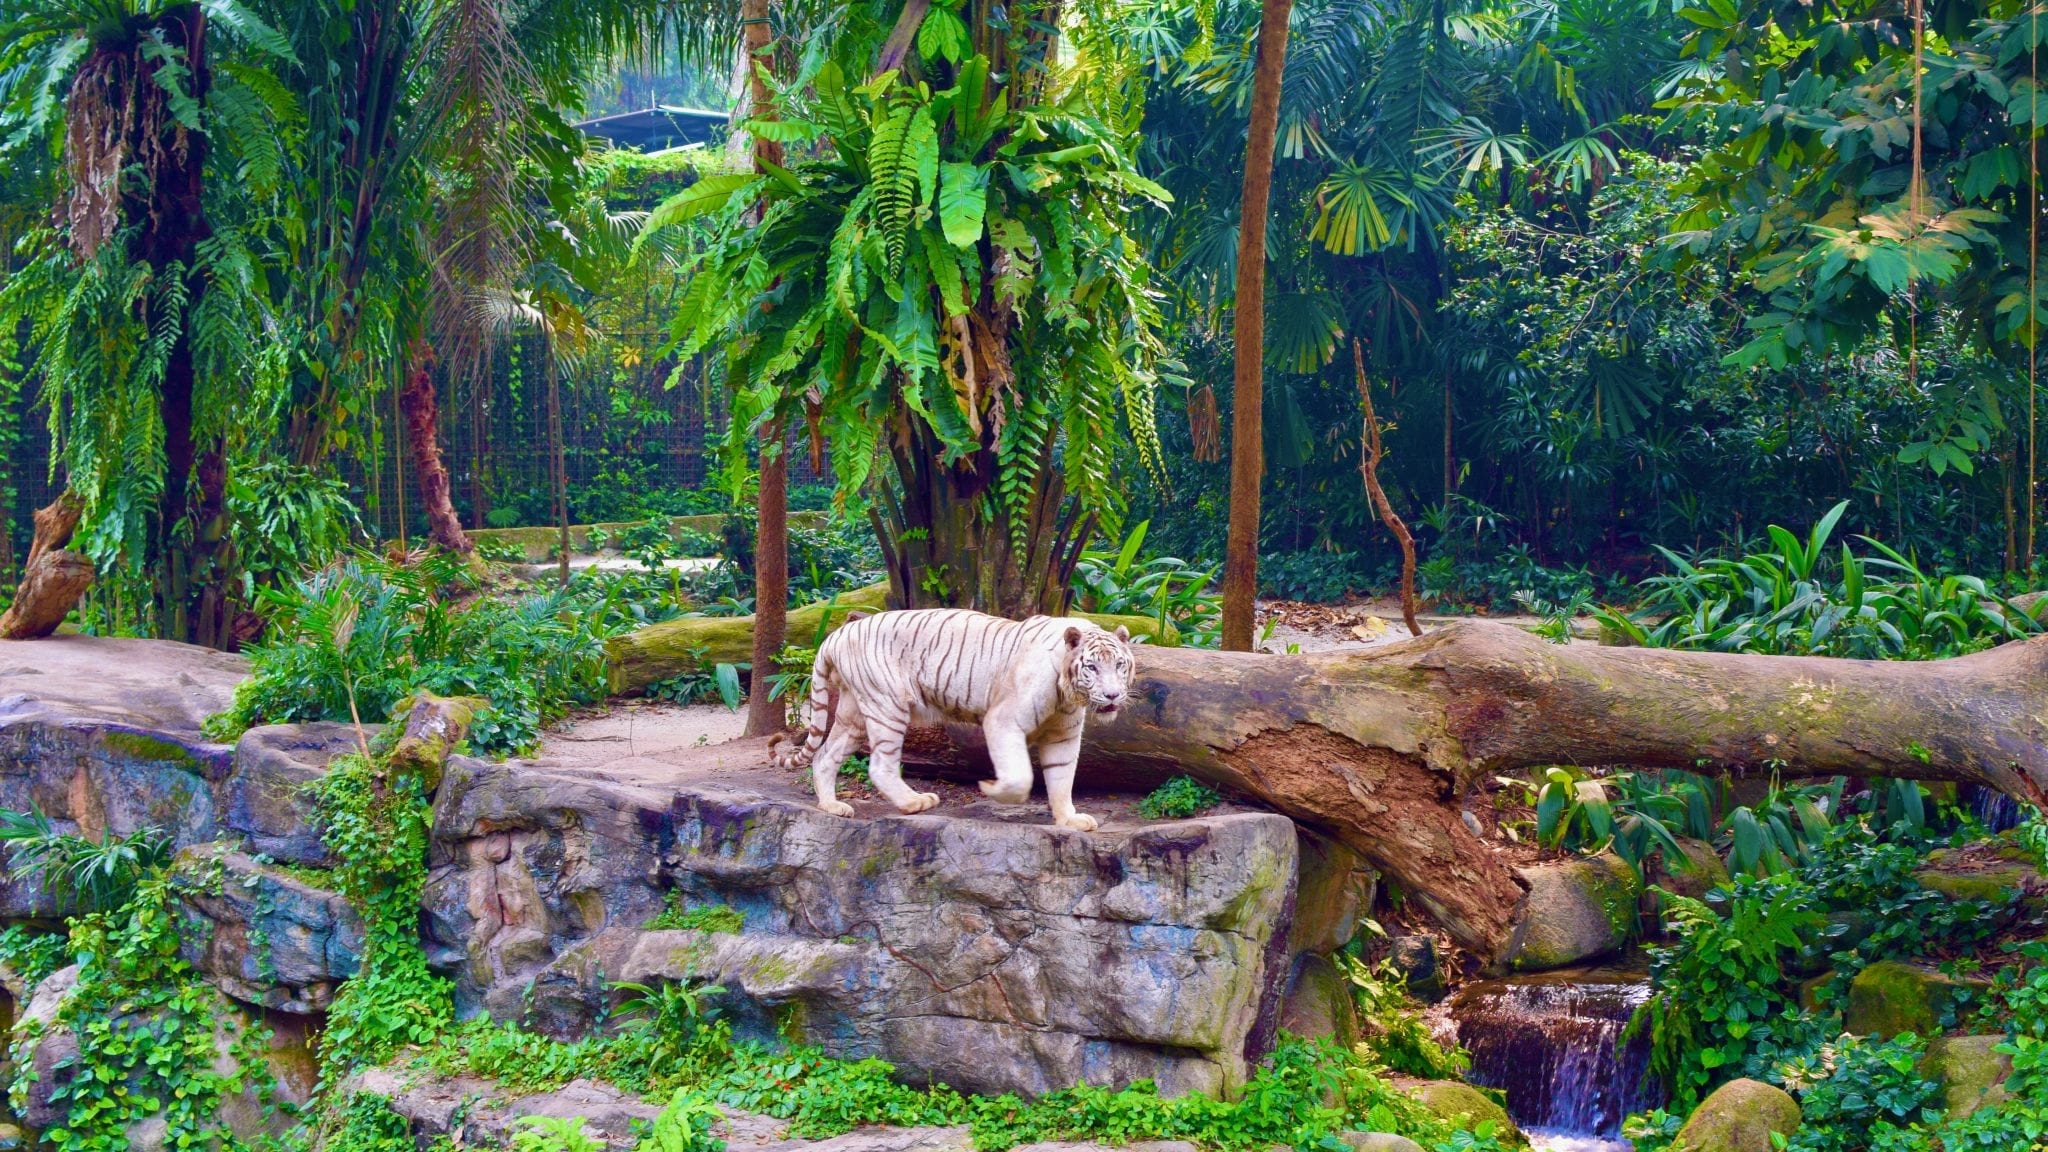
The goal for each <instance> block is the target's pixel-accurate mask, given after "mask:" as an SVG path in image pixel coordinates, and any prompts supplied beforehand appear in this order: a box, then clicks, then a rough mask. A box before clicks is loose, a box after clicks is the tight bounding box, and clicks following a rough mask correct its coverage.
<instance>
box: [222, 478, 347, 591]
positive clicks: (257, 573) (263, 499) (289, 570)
mask: <svg viewBox="0 0 2048 1152" xmlns="http://www.w3.org/2000/svg"><path fill="white" fill-rule="evenodd" d="M227 495H228V516H229V519H230V521H231V522H232V524H233V532H234V537H235V552H236V560H237V562H238V563H239V564H240V565H241V569H242V579H243V581H244V595H249V594H253V591H254V589H255V588H256V587H257V586H262V587H266V588H268V587H277V586H280V585H283V584H285V583H287V582H289V581H291V580H293V579H295V578H297V577H298V576H299V575H300V574H301V573H303V572H306V571H309V570H311V569H315V568H320V567H323V566H325V565H327V564H328V563H330V562H332V561H333V560H334V558H335V557H336V556H338V555H340V554H341V553H342V552H343V551H344V550H345V549H346V548H347V547H348V546H349V544H350V543H352V542H353V541H355V540H357V539H360V538H361V537H362V536H363V534H364V532H363V524H362V520H361V518H360V517H359V516H358V514H357V512H356V506H355V504H354V503H352V502H351V501H350V500H349V498H348V485H347V484H346V483H344V482H343V481H342V480H340V479H339V478H337V477H333V476H326V475H322V474H320V473H318V472H315V471H313V470H312V469H310V468H303V467H299V466H298V465H294V464H286V463H282V462H280V461H275V460H258V461H253V462H250V463H247V464H242V465H240V466H238V467H237V468H235V469H234V470H233V471H232V472H231V473H230V474H229V477H228V494H227Z"/></svg>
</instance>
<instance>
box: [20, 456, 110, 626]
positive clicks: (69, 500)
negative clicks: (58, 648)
mask: <svg viewBox="0 0 2048 1152" xmlns="http://www.w3.org/2000/svg"><path fill="white" fill-rule="evenodd" d="M84 513H85V504H84V502H82V501H81V500H79V498H78V495H77V493H74V492H72V491H71V490H70V489H66V490H65V491H64V492H63V493H61V494H59V495H58V497H57V498H56V499H55V500H53V501H51V502H50V504H49V505H48V506H47V507H44V508H39V509H37V510H36V514H35V525H36V531H35V537H34V539H33V540H32V541H31V542H30V544H29V547H28V563H26V564H24V565H22V569H21V584H20V585H19V586H18V587H17V588H16V589H15V591H14V602H13V603H12V604H11V605H9V606H8V609H7V611H6V612H5V613H4V614H0V640H37V639H41V638H42V637H44V636H48V635H50V634H51V633H52V632H55V631H56V630H57V626H58V625H59V624H62V623H63V622H64V617H65V616H67V615H69V614H70V612H71V610H72V609H73V608H75V607H77V606H78V598H79V597H81V596H83V595H85V590H86V588H87V587H88V586H90V585H91V584H92V577H93V568H92V561H90V560H88V559H86V558H85V557H84V556H82V555H80V554H78V553H76V552H67V551H65V550H64V546H65V545H66V544H69V543H70V542H71V536H72V533H74V532H76V531H78V520H79V517H80V516H82V515H84Z"/></svg>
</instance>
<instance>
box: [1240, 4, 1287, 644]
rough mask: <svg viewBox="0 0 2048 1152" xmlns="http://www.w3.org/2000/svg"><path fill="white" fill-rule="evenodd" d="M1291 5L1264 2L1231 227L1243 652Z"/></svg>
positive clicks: (1247, 638)
mask: <svg viewBox="0 0 2048 1152" xmlns="http://www.w3.org/2000/svg"><path fill="white" fill-rule="evenodd" d="M1293 7H1294V4H1293V0H1264V5H1263V9H1262V11H1261V12H1260V15H1259V55H1258V66H1257V71H1256V72H1255V73H1254V74H1253V77H1252V111H1251V125H1250V131H1249V135H1248V137H1247V139H1246V141H1245V149H1244V200H1243V205H1242V207H1241V209H1240V214H1239V217H1238V222H1237V295H1236V300H1235V302H1234V304H1233V305H1232V311H1233V315H1232V336H1233V340H1234V342H1235V344H1236V348H1235V350H1234V351H1235V371H1234V372H1233V374H1232V390H1231V397H1232V399H1231V413H1230V532H1229V538H1228V541H1227V543H1226V545H1225V549H1224V560H1223V647H1224V648H1225V649H1227V650H1229V651H1232V652H1248V651H1250V650H1251V646H1252V606H1253V600H1254V599H1255V598H1256V597H1257V595H1258V588H1259V484H1260V481H1261V480H1262V479H1263V477H1264V475H1265V464H1266V461H1265V443H1264V437H1265V432H1264V427H1263V423H1262V421H1261V416H1260V404H1261V399H1262V393H1263V391H1264V387H1265V381H1264V365H1263V359H1264V356H1265V352H1266V209H1267V202H1268V201H1269V200H1270V199H1271V196H1272V191H1273V137H1274V135H1275V133H1276V132H1277V131H1278V130H1279V124H1280V78H1281V75H1282V73H1283V72H1284V70H1285V69H1286V67H1287V17H1288V14H1289V13H1290V12H1291V11H1292V10H1293Z"/></svg>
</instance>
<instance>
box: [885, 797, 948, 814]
mask: <svg viewBox="0 0 2048 1152" xmlns="http://www.w3.org/2000/svg"><path fill="white" fill-rule="evenodd" d="M938 806H939V795H938V793H936V792H912V793H911V794H910V799H908V800H905V801H904V802H903V803H901V804H898V805H897V806H896V810H897V811H898V812H901V813H903V814H904V815H906V816H907V815H909V814H910V813H912V812H923V811H926V810H928V809H932V808H937V807H938Z"/></svg>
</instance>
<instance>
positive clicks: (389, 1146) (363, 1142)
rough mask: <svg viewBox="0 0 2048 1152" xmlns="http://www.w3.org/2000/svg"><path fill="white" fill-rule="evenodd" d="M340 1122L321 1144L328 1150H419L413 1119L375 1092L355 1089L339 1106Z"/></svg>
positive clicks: (356, 1151) (343, 1151)
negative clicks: (356, 1090) (409, 1118)
mask: <svg viewBox="0 0 2048 1152" xmlns="http://www.w3.org/2000/svg"><path fill="white" fill-rule="evenodd" d="M335 1111H336V1112H337V1113H338V1114H339V1117H338V1118H339V1123H338V1124H337V1125H336V1126H335V1128H334V1131H333V1134H332V1135H330V1136H328V1137H327V1140H326V1142H325V1143H324V1144H323V1145H322V1146H321V1147H322V1148H323V1149H324V1150H325V1152H418V1148H419V1145H418V1144H417V1143H415V1142H414V1140H413V1138H412V1122H411V1121H409V1120H407V1119H406V1118H405V1117H403V1116H400V1115H399V1114H398V1113H397V1112H395V1111H393V1110H392V1107H391V1101H390V1100H389V1099H388V1098H386V1097H383V1096H379V1095H378V1094H376V1093H375V1092H353V1093H350V1094H349V1097H348V1099H347V1100H346V1101H345V1102H343V1103H342V1104H341V1106H340V1107H338V1108H336V1109H335Z"/></svg>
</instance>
